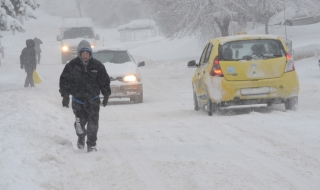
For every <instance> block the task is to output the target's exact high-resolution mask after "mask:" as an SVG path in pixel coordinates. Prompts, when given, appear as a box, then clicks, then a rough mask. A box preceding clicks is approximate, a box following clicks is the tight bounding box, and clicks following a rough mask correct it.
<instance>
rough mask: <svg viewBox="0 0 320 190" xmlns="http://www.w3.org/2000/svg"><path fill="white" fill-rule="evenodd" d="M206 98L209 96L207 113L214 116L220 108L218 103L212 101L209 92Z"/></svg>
mask: <svg viewBox="0 0 320 190" xmlns="http://www.w3.org/2000/svg"><path fill="white" fill-rule="evenodd" d="M206 96H207V112H208V115H209V116H212V115H213V113H215V112H216V111H217V110H218V106H217V104H216V103H214V102H212V101H211V99H210V97H209V93H208V90H206Z"/></svg>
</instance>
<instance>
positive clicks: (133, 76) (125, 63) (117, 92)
mask: <svg viewBox="0 0 320 190" xmlns="http://www.w3.org/2000/svg"><path fill="white" fill-rule="evenodd" d="M93 57H94V58H95V59H98V60H99V61H101V62H102V63H103V65H104V66H105V67H106V69H107V72H108V74H109V76H110V80H111V84H110V87H111V95H110V97H109V98H130V101H133V102H134V103H142V102H143V87H142V80H141V76H140V74H139V71H138V67H142V66H144V65H145V62H144V61H142V62H139V63H137V62H136V61H135V60H134V59H133V57H132V55H130V53H129V52H128V50H127V49H126V48H124V47H95V48H93Z"/></svg>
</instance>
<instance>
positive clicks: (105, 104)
mask: <svg viewBox="0 0 320 190" xmlns="http://www.w3.org/2000/svg"><path fill="white" fill-rule="evenodd" d="M108 101H109V96H105V97H104V98H103V100H102V105H103V107H106V106H107V104H108Z"/></svg>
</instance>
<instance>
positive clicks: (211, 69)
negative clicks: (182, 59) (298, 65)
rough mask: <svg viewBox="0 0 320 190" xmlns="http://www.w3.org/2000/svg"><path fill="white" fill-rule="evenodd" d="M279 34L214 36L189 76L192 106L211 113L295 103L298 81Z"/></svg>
mask: <svg viewBox="0 0 320 190" xmlns="http://www.w3.org/2000/svg"><path fill="white" fill-rule="evenodd" d="M284 44H285V43H284V42H283V41H282V40H281V37H278V36H274V35H237V36H228V37H221V38H213V39H211V40H210V41H209V43H208V44H207V45H206V47H205V48H204V50H203V53H202V55H201V57H200V61H199V63H196V61H195V60H193V61H190V62H188V67H190V68H196V71H195V73H194V75H193V77H192V87H193V96H194V109H195V110H199V109H200V108H202V109H206V110H207V111H208V115H209V116H211V115H212V114H213V113H214V112H217V111H218V110H219V109H220V108H223V107H228V106H236V105H253V104H267V105H268V106H271V105H272V104H280V103H284V105H285V108H286V109H289V110H290V109H293V108H294V107H295V105H296V104H297V103H298V93H299V81H298V75H297V73H296V71H295V67H294V62H293V60H292V59H291V56H290V54H289V53H288V50H287V47H286V46H285V45H284Z"/></svg>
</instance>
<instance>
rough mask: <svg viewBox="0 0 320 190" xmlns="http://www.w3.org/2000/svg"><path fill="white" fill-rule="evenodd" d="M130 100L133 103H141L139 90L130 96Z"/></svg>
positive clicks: (141, 97) (141, 94)
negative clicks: (136, 93)
mask: <svg viewBox="0 0 320 190" xmlns="http://www.w3.org/2000/svg"><path fill="white" fill-rule="evenodd" d="M130 101H133V102H134V103H135V104H138V103H143V93H142V92H141V93H140V95H136V96H132V97H130Z"/></svg>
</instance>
